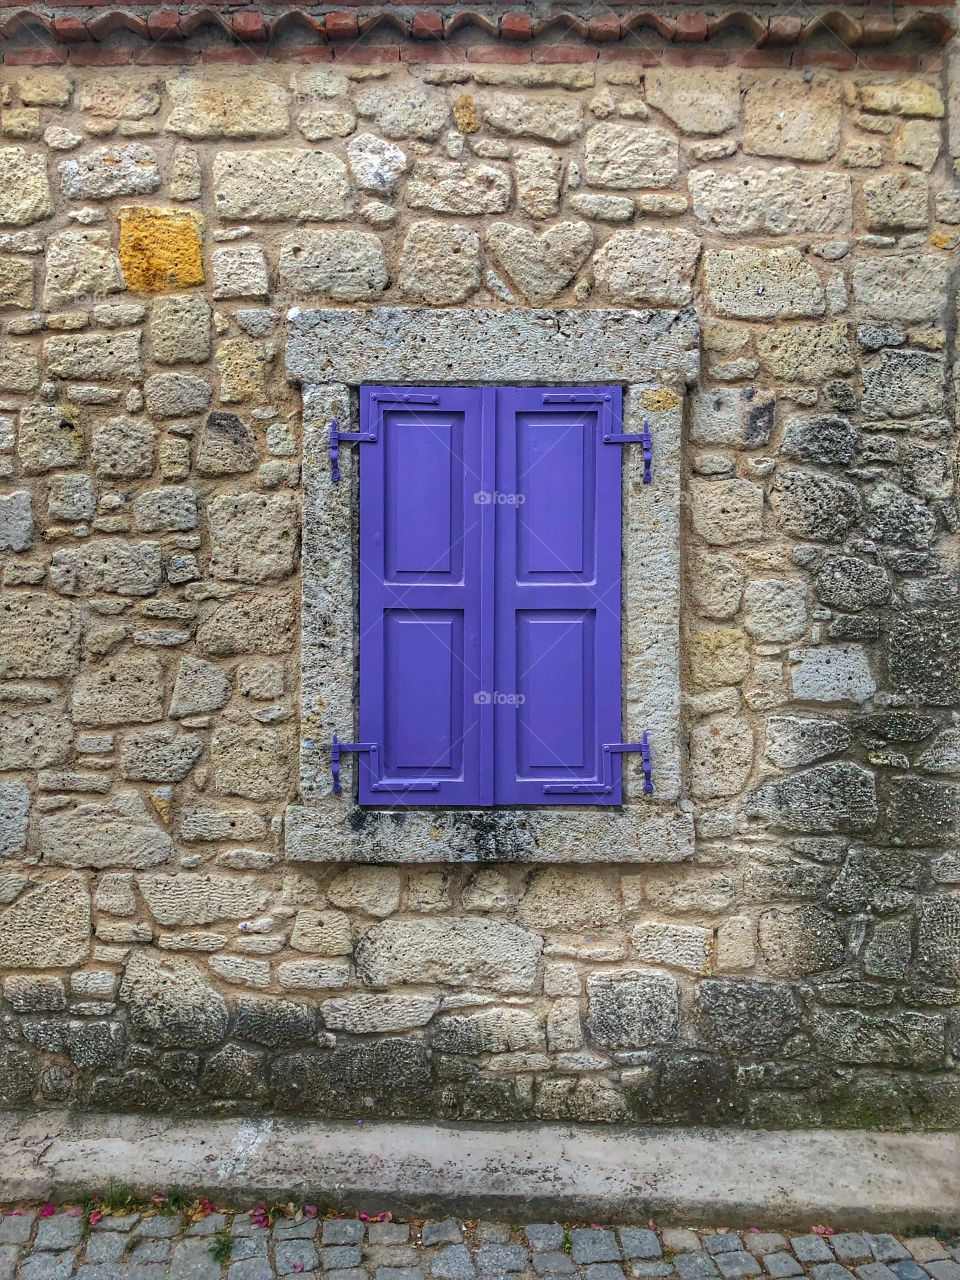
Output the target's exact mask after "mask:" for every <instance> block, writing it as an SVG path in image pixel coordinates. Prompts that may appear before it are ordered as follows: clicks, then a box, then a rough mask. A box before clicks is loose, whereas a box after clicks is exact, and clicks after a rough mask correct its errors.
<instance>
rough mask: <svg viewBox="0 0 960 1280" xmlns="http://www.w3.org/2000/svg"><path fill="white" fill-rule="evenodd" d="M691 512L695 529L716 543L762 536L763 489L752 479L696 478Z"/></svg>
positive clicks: (722, 544)
mask: <svg viewBox="0 0 960 1280" xmlns="http://www.w3.org/2000/svg"><path fill="white" fill-rule="evenodd" d="M690 512H691V518H692V520H693V527H694V529H695V531H696V532H697V533H698V534H699V535H700V537H701V538H703V539H704V541H705V542H709V543H712V544H713V545H714V546H729V545H730V544H731V543H735V542H755V541H756V540H757V539H758V538H761V537H762V536H763V490H762V489H761V488H760V487H759V485H755V484H753V482H752V481H750V480H709V481H707V480H694V481H693V482H692V484H691V486H690Z"/></svg>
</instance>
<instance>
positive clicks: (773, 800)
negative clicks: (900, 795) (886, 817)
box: [745, 760, 878, 832]
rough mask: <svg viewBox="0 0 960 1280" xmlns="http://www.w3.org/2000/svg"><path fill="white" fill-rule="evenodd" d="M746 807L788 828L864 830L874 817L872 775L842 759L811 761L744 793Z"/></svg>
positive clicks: (876, 812)
mask: <svg viewBox="0 0 960 1280" xmlns="http://www.w3.org/2000/svg"><path fill="white" fill-rule="evenodd" d="M745 807H746V811H747V813H748V814H751V815H753V816H754V817H761V818H768V819H770V820H771V821H773V822H775V823H776V824H777V825H779V826H782V827H786V829H787V830H788V831H823V832H830V831H866V830H869V829H870V828H871V827H872V826H873V825H874V823H875V822H876V821H877V816H878V809H877V789H876V780H875V778H874V775H873V774H872V773H870V772H869V771H868V770H866V769H862V768H861V767H860V766H859V765H857V764H853V763H852V762H850V761H848V760H836V761H833V762H831V763H829V764H822V765H817V766H815V767H814V768H813V769H807V770H806V771H805V772H803V773H794V774H791V775H790V776H789V777H787V778H781V779H778V780H777V781H775V782H767V783H765V784H764V785H763V786H762V787H758V788H757V789H756V790H755V791H752V792H750V794H749V795H748V796H747V800H746V806H745Z"/></svg>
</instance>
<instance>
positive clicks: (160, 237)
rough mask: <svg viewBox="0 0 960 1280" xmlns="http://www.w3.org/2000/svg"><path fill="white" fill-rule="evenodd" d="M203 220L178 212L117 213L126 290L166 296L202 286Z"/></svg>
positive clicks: (130, 209)
mask: <svg viewBox="0 0 960 1280" xmlns="http://www.w3.org/2000/svg"><path fill="white" fill-rule="evenodd" d="M202 231H203V219H202V218H201V216H200V215H199V214H197V213H191V212H189V211H186V210H181V209H153V208H146V207H143V206H134V205H131V206H128V207H126V208H124V209H121V210H120V250H119V252H120V265H121V267H122V268H123V275H124V279H125V280H126V282H127V287H128V288H129V289H133V290H135V291H136V292H138V293H165V292H166V291H167V290H168V289H185V288H188V287H189V286H191V285H197V284H203V248H202V238H201V237H202Z"/></svg>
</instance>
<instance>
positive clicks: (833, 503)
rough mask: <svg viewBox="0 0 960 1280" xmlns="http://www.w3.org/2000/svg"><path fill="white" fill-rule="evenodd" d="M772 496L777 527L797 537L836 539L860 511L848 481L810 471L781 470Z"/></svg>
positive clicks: (838, 539) (847, 528) (860, 501)
mask: <svg viewBox="0 0 960 1280" xmlns="http://www.w3.org/2000/svg"><path fill="white" fill-rule="evenodd" d="M774 496H775V502H776V506H777V514H778V519H779V522H780V525H781V527H782V528H783V529H785V530H786V531H787V533H791V534H793V536H794V537H797V538H813V539H815V540H816V541H818V542H839V541H840V540H841V539H842V538H844V537H845V536H846V534H847V533H849V531H850V530H851V529H852V528H853V526H854V525H855V524H856V523H857V521H858V520H859V519H860V517H861V515H862V513H863V501H862V499H861V497H860V494H859V491H858V490H857V489H855V488H854V487H853V485H852V484H847V482H846V481H845V480H835V479H834V478H833V477H832V476H826V475H821V474H819V473H817V472H813V471H784V472H783V473H782V474H781V475H780V477H779V479H778V481H777V485H776V489H775V490H774Z"/></svg>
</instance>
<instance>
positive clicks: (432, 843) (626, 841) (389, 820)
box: [284, 800, 694, 865]
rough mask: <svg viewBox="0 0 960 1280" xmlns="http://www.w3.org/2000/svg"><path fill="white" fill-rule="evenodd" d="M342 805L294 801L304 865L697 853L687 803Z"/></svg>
mask: <svg viewBox="0 0 960 1280" xmlns="http://www.w3.org/2000/svg"><path fill="white" fill-rule="evenodd" d="M340 805H341V802H340V801H328V802H326V803H324V804H323V805H322V806H316V807H314V806H307V805H290V806H289V807H288V809H287V811H286V815H285V822H284V830H285V846H284V850H285V854H286V857H287V858H288V859H290V860H292V861H296V862H344V861H349V862H362V863H422V862H436V863H447V864H449V863H464V862H467V863H470V862H479V863H491V862H528V863H579V862H588V863H593V864H594V865H595V864H596V863H598V862H609V863H618V864H619V863H650V862H683V861H685V860H687V859H689V858H692V857H693V845H694V832H693V816H692V814H690V813H688V812H686V811H685V810H683V809H681V808H679V807H677V808H656V807H655V806H654V805H643V804H637V805H624V806H623V808H622V809H575V808H573V807H572V806H568V805H567V806H564V807H563V808H558V809H532V810H525V809H460V810H451V809H433V810H430V809H406V810H389V809H360V808H358V807H356V806H355V805H353V804H352V803H351V802H350V801H349V800H345V801H343V802H342V809H341V808H340ZM398 815H399V816H398ZM347 831H349V847H345V844H344V839H345V837H344V833H345V832H347Z"/></svg>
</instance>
